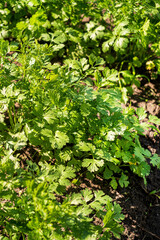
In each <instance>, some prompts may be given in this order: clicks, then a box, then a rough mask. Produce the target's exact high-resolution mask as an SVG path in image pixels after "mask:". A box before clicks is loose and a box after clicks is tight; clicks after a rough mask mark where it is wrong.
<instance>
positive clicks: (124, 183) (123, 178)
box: [119, 173, 129, 187]
mask: <svg viewBox="0 0 160 240" xmlns="http://www.w3.org/2000/svg"><path fill="white" fill-rule="evenodd" d="M127 180H128V177H127V176H126V175H125V174H124V173H122V175H121V177H120V179H119V185H120V186H121V187H127V186H128V184H129V181H127Z"/></svg>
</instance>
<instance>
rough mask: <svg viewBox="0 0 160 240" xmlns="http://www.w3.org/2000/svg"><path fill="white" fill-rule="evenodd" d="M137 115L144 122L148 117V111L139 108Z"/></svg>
mask: <svg viewBox="0 0 160 240" xmlns="http://www.w3.org/2000/svg"><path fill="white" fill-rule="evenodd" d="M136 114H137V115H138V117H139V120H143V119H145V118H146V117H147V114H146V111H145V110H144V108H143V107H140V108H137V110H136Z"/></svg>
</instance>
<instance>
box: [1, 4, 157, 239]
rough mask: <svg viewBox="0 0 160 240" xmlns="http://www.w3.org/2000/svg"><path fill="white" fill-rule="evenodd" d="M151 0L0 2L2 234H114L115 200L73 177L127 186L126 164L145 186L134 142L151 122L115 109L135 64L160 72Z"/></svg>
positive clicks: (145, 169) (134, 75)
mask: <svg viewBox="0 0 160 240" xmlns="http://www.w3.org/2000/svg"><path fill="white" fill-rule="evenodd" d="M131 6H132V7H131ZM150 7H152V12H153V14H152V15H151V10H150ZM159 7H160V6H159V3H158V2H157V1H145V0H144V1H142V4H141V2H140V1H138V0H137V1H131V0H128V1H121V2H119V1H116V2H115V4H113V1H107V2H106V1H101V2H95V1H85V4H84V1H82V0H77V1H73V0H71V1H63V2H62V1H59V0H56V1H54V3H53V1H51V0H43V1H41V0H27V1H19V0H16V1H12V0H7V1H1V3H0V12H1V13H2V14H1V15H0V64H1V68H0V129H1V131H0V160H1V161H0V198H1V201H0V206H1V207H0V209H1V210H0V212H1V214H0V225H1V228H0V234H1V236H2V239H16V240H17V239H22V238H23V239H25V238H27V239H31V240H32V239H33V238H36V239H75V240H76V239H77V240H78V239H86V240H87V239H88V240H89V239H92V240H94V239H95V240H96V239H112V237H113V236H114V237H116V238H117V239H120V235H121V234H122V232H123V227H122V224H121V222H122V220H123V218H124V216H123V215H122V214H121V208H120V206H119V205H118V204H116V203H113V202H112V199H111V198H110V197H109V196H108V195H106V194H105V193H104V192H103V191H101V190H99V191H94V190H90V189H87V188H86V189H83V190H82V189H80V188H79V189H80V190H79V191H78V187H77V186H78V182H79V175H81V176H87V177H88V178H91V179H93V178H94V177H95V176H96V175H98V176H99V177H101V178H102V179H104V180H105V182H106V183H107V184H108V185H110V186H111V187H112V188H113V189H116V188H117V187H118V185H120V186H121V187H127V186H128V184H129V172H130V171H132V172H134V173H135V174H137V175H138V176H139V177H142V178H143V179H144V182H145V183H146V176H148V175H149V173H150V164H152V165H153V166H154V167H158V168H160V157H159V156H158V155H156V154H155V155H153V156H152V155H151V153H150V151H148V150H146V149H144V148H142V146H141V144H140V141H139V135H143V134H144V131H145V130H146V129H149V128H152V129H154V130H155V134H159V129H158V128H157V127H156V126H157V125H159V124H160V120H159V119H158V118H157V117H153V116H149V120H148V122H145V123H144V122H142V120H144V119H145V118H146V112H145V111H144V109H143V108H139V109H138V110H137V111H134V110H133V109H132V108H131V106H129V107H124V108H122V103H123V104H124V103H127V101H128V95H127V91H128V90H129V91H131V85H132V84H136V85H137V86H139V80H138V79H139V77H140V76H142V75H140V74H139V72H138V71H139V70H138V69H139V68H140V67H141V66H143V64H145V63H146V66H147V69H148V70H149V71H150V70H153V69H159V62H158V60H157V59H156V56H159V50H158V49H159V45H158V44H159V42H158V40H157V38H156V36H157V34H158V23H159V15H158V12H157V11H158V9H159ZM151 41H152V42H153V45H152V46H151V47H149V45H150V42H151ZM140 49H141V53H140V51H139V50H140ZM148 49H151V52H150V55H148V52H147V51H148ZM152 58H153V59H152ZM154 58H155V59H154ZM158 71H159V70H158ZM148 159H150V164H149V163H148ZM73 185H74V187H77V191H71V193H68V192H67V189H68V188H69V187H71V186H73ZM97 218H98V220H99V222H100V224H99V225H96V224H95V219H97Z"/></svg>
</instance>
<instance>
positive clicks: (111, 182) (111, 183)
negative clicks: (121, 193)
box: [110, 178, 118, 189]
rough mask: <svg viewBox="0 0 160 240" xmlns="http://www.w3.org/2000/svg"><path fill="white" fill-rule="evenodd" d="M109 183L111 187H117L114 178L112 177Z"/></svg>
mask: <svg viewBox="0 0 160 240" xmlns="http://www.w3.org/2000/svg"><path fill="white" fill-rule="evenodd" d="M110 185H111V186H112V188H113V189H117V186H118V183H117V181H116V179H115V178H113V179H112V180H111V181H110Z"/></svg>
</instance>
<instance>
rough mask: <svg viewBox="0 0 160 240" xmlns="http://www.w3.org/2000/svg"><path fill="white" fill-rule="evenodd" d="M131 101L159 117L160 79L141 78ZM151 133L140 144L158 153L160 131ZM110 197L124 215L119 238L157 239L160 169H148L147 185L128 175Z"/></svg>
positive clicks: (159, 208)
mask: <svg viewBox="0 0 160 240" xmlns="http://www.w3.org/2000/svg"><path fill="white" fill-rule="evenodd" d="M130 100H131V103H132V106H133V107H134V108H138V107H144V108H145V110H146V112H147V113H148V114H152V115H155V116H157V117H160V82H158V80H153V81H151V82H148V83H146V82H143V81H142V84H141V87H140V88H136V87H135V88H134V94H133V96H132V97H131V99H130ZM153 135H154V133H153V131H152V130H149V131H148V132H146V136H141V137H140V141H141V145H142V147H144V148H146V149H149V150H150V151H151V153H157V154H158V155H159V156H160V134H158V135H157V136H156V137H154V136H153ZM113 198H114V199H115V200H116V201H117V202H118V203H119V204H120V205H121V207H122V209H123V213H124V215H125V220H124V228H125V231H124V234H123V236H122V240H133V239H134V240H156V239H160V170H157V168H153V167H152V168H151V174H150V175H149V176H148V177H147V186H145V185H144V183H143V180H142V179H140V178H138V177H137V176H135V175H132V174H131V175H130V185H129V187H128V188H126V189H122V188H119V189H118V190H116V191H113Z"/></svg>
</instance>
